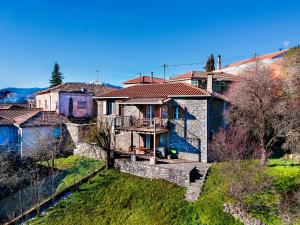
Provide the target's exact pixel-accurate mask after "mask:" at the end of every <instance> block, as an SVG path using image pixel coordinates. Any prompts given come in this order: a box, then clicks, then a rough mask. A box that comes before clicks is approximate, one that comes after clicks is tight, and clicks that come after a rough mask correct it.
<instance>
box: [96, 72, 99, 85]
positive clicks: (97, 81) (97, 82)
mask: <svg viewBox="0 0 300 225" xmlns="http://www.w3.org/2000/svg"><path fill="white" fill-rule="evenodd" d="M96 73H97V80H96V84H99V70H96Z"/></svg>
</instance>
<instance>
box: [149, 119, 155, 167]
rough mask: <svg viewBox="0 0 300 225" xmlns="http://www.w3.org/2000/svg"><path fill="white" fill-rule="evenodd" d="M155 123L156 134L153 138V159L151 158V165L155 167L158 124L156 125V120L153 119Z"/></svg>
mask: <svg viewBox="0 0 300 225" xmlns="http://www.w3.org/2000/svg"><path fill="white" fill-rule="evenodd" d="M153 121H154V132H153V135H154V137H153V142H154V143H153V151H154V152H153V157H150V164H151V165H154V164H156V146H155V144H156V123H155V118H154V119H153Z"/></svg>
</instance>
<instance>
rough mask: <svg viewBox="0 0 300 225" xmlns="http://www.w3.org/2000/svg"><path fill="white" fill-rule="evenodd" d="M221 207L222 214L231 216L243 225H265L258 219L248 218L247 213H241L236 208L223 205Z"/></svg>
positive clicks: (226, 204)
mask: <svg viewBox="0 0 300 225" xmlns="http://www.w3.org/2000/svg"><path fill="white" fill-rule="evenodd" d="M223 207H224V212H227V213H229V214H231V215H232V216H233V217H234V218H236V219H239V220H240V221H242V222H243V223H244V224H245V225H265V224H264V223H263V222H262V221H260V220H259V219H257V218H253V217H252V218H251V217H249V216H248V214H247V213H245V212H243V211H242V210H241V209H239V208H238V207H236V206H233V205H231V204H228V203H225V204H224V205H223Z"/></svg>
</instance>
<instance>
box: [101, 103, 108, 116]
mask: <svg viewBox="0 0 300 225" xmlns="http://www.w3.org/2000/svg"><path fill="white" fill-rule="evenodd" d="M102 109H103V115H106V114H107V101H103V104H102Z"/></svg>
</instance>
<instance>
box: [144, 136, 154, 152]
mask: <svg viewBox="0 0 300 225" xmlns="http://www.w3.org/2000/svg"><path fill="white" fill-rule="evenodd" d="M144 143H145V146H144V147H145V148H147V149H152V148H153V135H152V134H146V135H145V139H144Z"/></svg>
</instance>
